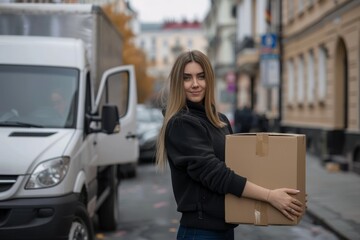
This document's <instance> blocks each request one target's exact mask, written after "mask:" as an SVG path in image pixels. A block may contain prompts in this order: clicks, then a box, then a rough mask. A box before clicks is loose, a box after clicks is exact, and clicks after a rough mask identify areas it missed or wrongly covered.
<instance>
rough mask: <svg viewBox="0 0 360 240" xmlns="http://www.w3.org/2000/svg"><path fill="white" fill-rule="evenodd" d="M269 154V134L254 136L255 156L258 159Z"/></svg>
mask: <svg viewBox="0 0 360 240" xmlns="http://www.w3.org/2000/svg"><path fill="white" fill-rule="evenodd" d="M268 152H269V134H266V133H257V134H256V155H257V156H260V157H264V156H267V155H268Z"/></svg>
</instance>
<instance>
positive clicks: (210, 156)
mask: <svg viewBox="0 0 360 240" xmlns="http://www.w3.org/2000/svg"><path fill="white" fill-rule="evenodd" d="M169 78H170V86H169V93H168V99H167V104H166V110H165V116H164V124H163V126H162V129H161V132H160V135H159V139H158V145H157V156H156V162H157V165H158V166H159V167H160V168H164V167H165V165H166V163H169V166H170V170H171V179H172V186H173V191H174V195H175V199H176V202H177V210H178V211H179V212H181V213H182V216H181V220H180V227H179V230H178V234H177V239H234V230H233V229H234V227H236V225H234V224H228V223H226V222H225V206H224V201H225V200H224V199H225V194H228V193H230V194H234V195H236V196H238V197H248V198H253V199H256V200H262V201H266V202H269V203H270V204H271V205H273V206H274V207H275V208H277V209H278V210H279V211H280V212H282V213H283V214H284V215H285V216H286V217H288V218H289V219H291V220H293V219H294V217H295V216H300V215H302V212H303V208H302V204H301V203H300V202H299V201H298V200H296V199H295V198H293V197H292V196H291V195H294V194H297V193H298V192H299V191H297V190H295V189H286V188H282V189H274V190H270V189H266V188H263V187H261V186H258V185H256V184H254V183H251V182H250V181H248V180H247V179H246V178H244V177H242V176H239V175H236V174H235V173H234V172H233V171H232V170H230V169H229V168H227V167H226V165H225V135H227V134H231V133H232V129H231V126H230V123H229V120H228V119H227V118H226V117H225V115H223V114H221V113H218V112H217V111H216V107H215V97H214V81H215V76H214V72H213V69H212V67H211V64H210V61H209V59H208V57H207V56H206V55H204V54H203V53H201V52H200V51H196V50H194V51H188V52H184V53H182V54H180V55H179V57H178V58H177V59H176V61H175V64H174V66H173V67H172V70H171V72H170V76H169Z"/></svg>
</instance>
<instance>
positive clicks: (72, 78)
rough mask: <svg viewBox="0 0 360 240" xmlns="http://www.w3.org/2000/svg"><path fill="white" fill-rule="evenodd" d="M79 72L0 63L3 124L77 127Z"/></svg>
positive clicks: (1, 121) (0, 115) (0, 113)
mask: <svg viewBox="0 0 360 240" xmlns="http://www.w3.org/2000/svg"><path fill="white" fill-rule="evenodd" d="M78 76H79V71H78V70H76V69H70V68H59V67H43V66H41V67H40V66H14V65H13V66H9V65H0V127H1V126H4V125H6V124H7V126H9V125H10V126H12V125H11V124H13V125H14V126H19V127H25V126H26V124H28V125H31V124H32V125H34V126H39V127H47V128H50V127H51V128H75V124H76V112H77V107H78V85H79V84H78V78H79V77H78Z"/></svg>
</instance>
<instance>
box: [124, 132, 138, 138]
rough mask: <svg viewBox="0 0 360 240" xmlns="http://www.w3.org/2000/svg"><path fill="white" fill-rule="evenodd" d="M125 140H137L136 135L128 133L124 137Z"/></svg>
mask: <svg viewBox="0 0 360 240" xmlns="http://www.w3.org/2000/svg"><path fill="white" fill-rule="evenodd" d="M125 138H126V139H129V138H137V134H132V133H128V135H126V136H125Z"/></svg>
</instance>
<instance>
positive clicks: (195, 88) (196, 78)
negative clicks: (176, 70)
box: [183, 62, 206, 103]
mask: <svg viewBox="0 0 360 240" xmlns="http://www.w3.org/2000/svg"><path fill="white" fill-rule="evenodd" d="M183 81H184V89H185V94H186V99H187V100H189V101H191V102H196V103H199V102H201V101H202V100H203V99H204V97H205V89H206V81H205V73H204V71H203V69H202V67H201V66H200V64H198V63H196V62H190V63H188V64H186V65H185V69H184V79H183Z"/></svg>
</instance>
